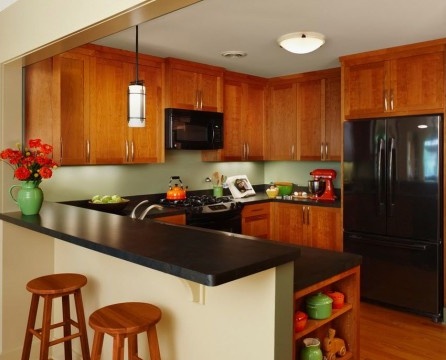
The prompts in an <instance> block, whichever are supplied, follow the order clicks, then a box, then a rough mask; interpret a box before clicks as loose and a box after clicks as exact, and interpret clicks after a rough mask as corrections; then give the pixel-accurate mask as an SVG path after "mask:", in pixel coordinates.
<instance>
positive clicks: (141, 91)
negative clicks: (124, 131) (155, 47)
mask: <svg viewBox="0 0 446 360" xmlns="http://www.w3.org/2000/svg"><path fill="white" fill-rule="evenodd" d="M135 72H136V79H135V81H132V82H131V83H130V85H129V91H128V96H129V98H128V126H129V127H145V126H146V87H145V86H144V81H143V80H138V25H137V26H136V69H135Z"/></svg>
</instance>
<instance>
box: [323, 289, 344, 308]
mask: <svg viewBox="0 0 446 360" xmlns="http://www.w3.org/2000/svg"><path fill="white" fill-rule="evenodd" d="M325 294H326V295H327V296H330V297H331V298H332V299H333V309H341V308H342V307H343V306H344V294H343V293H341V292H339V291H327V292H326V293H325Z"/></svg>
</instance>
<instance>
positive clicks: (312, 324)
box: [294, 303, 353, 359]
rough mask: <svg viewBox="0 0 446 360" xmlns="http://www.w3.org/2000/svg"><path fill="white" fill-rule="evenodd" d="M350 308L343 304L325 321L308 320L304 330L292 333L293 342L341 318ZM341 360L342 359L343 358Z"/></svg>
mask: <svg viewBox="0 0 446 360" xmlns="http://www.w3.org/2000/svg"><path fill="white" fill-rule="evenodd" d="M352 307H353V306H352V305H351V304H347V303H345V304H344V306H343V307H342V308H341V309H333V310H332V313H331V316H330V317H328V318H326V319H322V320H314V319H308V321H307V325H306V326H305V329H303V330H301V331H299V332H296V333H294V340H299V339H300V338H302V337H304V336H305V335H308V334H309V333H311V332H312V331H314V330H316V329H317V328H319V327H321V326H322V325H324V324H327V323H329V322H330V321H332V320H333V319H336V318H337V317H338V316H341V315H342V314H344V313H346V312H347V311H349V310H351V309H352ZM342 359H344V357H343V358H342Z"/></svg>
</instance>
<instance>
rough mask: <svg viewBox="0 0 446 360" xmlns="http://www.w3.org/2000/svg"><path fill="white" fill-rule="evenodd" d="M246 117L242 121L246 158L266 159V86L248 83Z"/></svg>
mask: <svg viewBox="0 0 446 360" xmlns="http://www.w3.org/2000/svg"><path fill="white" fill-rule="evenodd" d="M246 93H247V95H246V97H245V102H246V118H245V121H244V122H243V123H242V126H243V129H242V130H243V134H244V143H245V153H246V160H251V161H257V160H263V159H264V127H265V86H264V85H255V84H247V85H246Z"/></svg>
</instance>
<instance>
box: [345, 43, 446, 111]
mask: <svg viewBox="0 0 446 360" xmlns="http://www.w3.org/2000/svg"><path fill="white" fill-rule="evenodd" d="M444 50H445V44H444V40H437V41H430V42H426V43H420V44H414V45H407V46H400V47H396V48H391V49H385V50H379V51H373V52H367V53H362V54H356V55H351V56H344V57H341V58H340V60H341V63H342V72H343V82H344V84H343V86H344V104H343V106H344V117H345V118H346V119H354V118H365V117H382V116H396V115H408V114H426V113H436V112H443V111H444V106H445V103H444V101H445V100H444V86H445V71H444V68H445V57H444Z"/></svg>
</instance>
